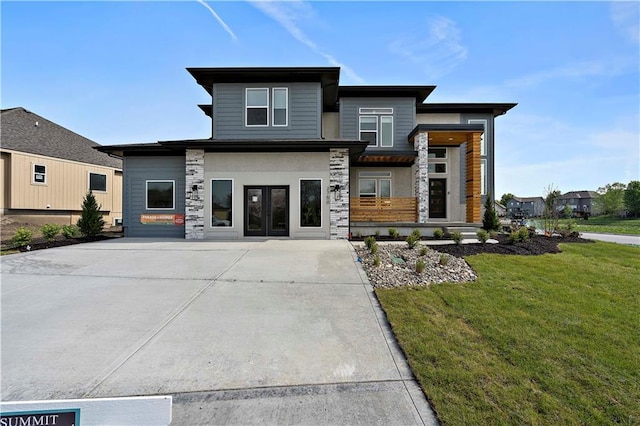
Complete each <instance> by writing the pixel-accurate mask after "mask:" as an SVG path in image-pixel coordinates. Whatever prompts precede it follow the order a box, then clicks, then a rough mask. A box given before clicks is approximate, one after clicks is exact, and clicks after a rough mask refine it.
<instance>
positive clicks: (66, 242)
mask: <svg viewBox="0 0 640 426" xmlns="http://www.w3.org/2000/svg"><path fill="white" fill-rule="evenodd" d="M112 238H118V236H117V235H96V236H95V237H78V238H69V239H65V238H61V237H58V238H56V240H54V241H44V240H41V239H37V240H34V241H33V242H32V243H31V244H29V245H28V246H22V247H3V248H2V249H3V250H12V249H13V250H19V251H20V252H22V253H24V252H27V251H34V250H43V249H48V248H54V247H64V246H71V245H74V244H82V243H90V242H92V241H104V240H110V239H112Z"/></svg>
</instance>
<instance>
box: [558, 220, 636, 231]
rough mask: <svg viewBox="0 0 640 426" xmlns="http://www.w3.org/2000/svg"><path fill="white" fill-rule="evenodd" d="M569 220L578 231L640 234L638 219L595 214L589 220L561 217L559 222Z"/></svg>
mask: <svg viewBox="0 0 640 426" xmlns="http://www.w3.org/2000/svg"><path fill="white" fill-rule="evenodd" d="M567 222H571V223H572V224H574V225H575V229H576V230H577V231H579V232H600V233H605V234H618V235H620V234H622V235H624V234H626V235H640V219H620V218H618V217H611V216H595V217H590V218H589V220H582V219H562V220H561V221H560V223H567Z"/></svg>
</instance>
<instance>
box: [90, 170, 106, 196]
mask: <svg viewBox="0 0 640 426" xmlns="http://www.w3.org/2000/svg"><path fill="white" fill-rule="evenodd" d="M89 191H98V192H107V175H104V174H102V173H91V172H89Z"/></svg>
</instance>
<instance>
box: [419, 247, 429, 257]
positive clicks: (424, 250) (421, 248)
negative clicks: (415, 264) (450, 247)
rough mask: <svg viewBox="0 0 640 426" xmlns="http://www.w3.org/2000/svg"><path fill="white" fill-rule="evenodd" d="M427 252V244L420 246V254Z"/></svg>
mask: <svg viewBox="0 0 640 426" xmlns="http://www.w3.org/2000/svg"><path fill="white" fill-rule="evenodd" d="M428 252H429V247H427V246H422V247H420V256H424V255H426V254H427V253H428Z"/></svg>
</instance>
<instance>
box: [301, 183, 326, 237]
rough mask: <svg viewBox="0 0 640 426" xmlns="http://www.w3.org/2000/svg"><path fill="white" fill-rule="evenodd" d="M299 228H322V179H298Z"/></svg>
mask: <svg viewBox="0 0 640 426" xmlns="http://www.w3.org/2000/svg"><path fill="white" fill-rule="evenodd" d="M300 227H301V228H320V227H322V179H300Z"/></svg>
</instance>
